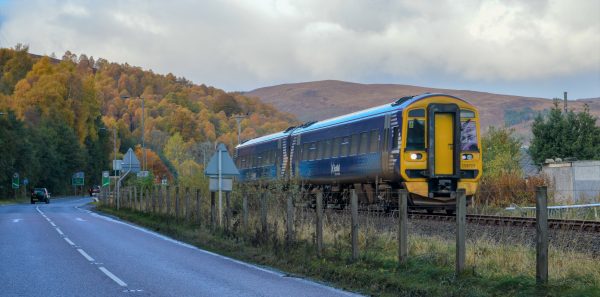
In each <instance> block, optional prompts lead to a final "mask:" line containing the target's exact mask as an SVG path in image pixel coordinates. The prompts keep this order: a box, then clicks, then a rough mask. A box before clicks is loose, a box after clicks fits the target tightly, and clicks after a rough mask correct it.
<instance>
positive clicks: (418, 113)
mask: <svg viewBox="0 0 600 297" xmlns="http://www.w3.org/2000/svg"><path fill="white" fill-rule="evenodd" d="M408 116H409V117H411V118H412V117H414V118H424V117H425V109H413V110H411V111H409V112H408Z"/></svg>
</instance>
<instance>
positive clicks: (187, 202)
mask: <svg viewBox="0 0 600 297" xmlns="http://www.w3.org/2000/svg"><path fill="white" fill-rule="evenodd" d="M185 221H186V222H187V223H189V222H190V188H189V187H186V188H185Z"/></svg>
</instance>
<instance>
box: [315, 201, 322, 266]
mask: <svg viewBox="0 0 600 297" xmlns="http://www.w3.org/2000/svg"><path fill="white" fill-rule="evenodd" d="M316 213H317V226H316V229H317V230H316V236H317V238H316V239H317V255H318V256H319V257H321V256H322V253H323V192H321V191H320V190H317V208H316Z"/></svg>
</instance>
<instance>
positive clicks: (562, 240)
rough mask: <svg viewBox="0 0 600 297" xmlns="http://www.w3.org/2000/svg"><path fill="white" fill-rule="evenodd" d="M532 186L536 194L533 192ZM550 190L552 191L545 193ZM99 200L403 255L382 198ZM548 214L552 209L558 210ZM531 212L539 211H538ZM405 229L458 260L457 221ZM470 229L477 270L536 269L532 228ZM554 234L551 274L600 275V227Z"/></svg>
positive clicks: (239, 231) (268, 195)
mask: <svg viewBox="0 0 600 297" xmlns="http://www.w3.org/2000/svg"><path fill="white" fill-rule="evenodd" d="M370 194H371V195H375V197H377V195H379V193H370ZM528 194H532V195H534V196H535V192H533V193H528ZM551 195H552V194H551V193H550V192H549V193H548V200H547V201H550V196H551ZM117 196H118V197H119V198H118V199H117ZM351 196H352V195H348V196H347V197H350V198H351ZM357 196H358V195H357ZM319 197H320V198H319ZM398 197H399V194H394V195H393V197H392V199H396V201H398V200H397V199H398ZM476 199H477V197H474V200H475V201H476ZM319 200H320V201H319ZM357 201H359V200H358V198H357ZM347 202H350V201H347ZM100 203H101V204H102V205H104V206H106V207H111V208H116V209H127V210H132V211H137V212H140V213H147V214H153V215H157V216H158V218H159V219H163V220H172V221H173V222H178V223H181V224H188V225H190V226H192V227H193V228H205V229H208V230H212V231H218V232H222V233H224V234H226V236H227V237H229V238H236V239H237V240H240V241H241V242H247V243H248V244H251V245H253V246H261V247H265V248H270V249H287V248H293V247H297V246H305V247H312V248H311V249H312V250H313V252H314V254H315V255H319V256H321V255H324V254H325V255H339V256H340V257H347V258H348V259H350V260H352V261H355V260H360V259H363V260H364V259H366V258H368V257H371V256H372V255H377V257H381V258H383V259H388V260H398V255H399V249H400V248H401V243H400V237H399V234H400V231H401V229H400V226H401V223H400V222H399V217H401V216H400V213H399V212H398V210H397V209H392V210H389V209H387V211H386V209H385V208H383V207H380V206H378V205H376V204H375V205H369V204H361V203H357V205H356V207H355V208H353V207H352V206H351V203H348V204H345V205H340V203H339V201H337V200H335V199H331V197H330V196H328V195H327V194H326V193H325V194H323V193H320V192H318V191H300V190H298V189H288V190H285V189H282V188H276V189H270V190H269V189H258V188H247V189H239V190H237V191H234V192H231V193H223V194H222V195H221V197H219V195H218V194H216V193H208V192H205V191H204V190H202V189H190V188H181V187H168V186H155V187H151V188H144V189H141V188H136V187H124V188H122V189H121V192H120V193H119V195H114V194H111V193H109V192H108V190H106V189H105V190H104V191H103V192H102V195H101V197H100ZM478 207H479V208H478ZM482 209H483V208H482V207H480V206H477V203H475V207H469V210H468V212H469V213H474V212H479V213H481V210H482ZM219 210H220V211H219ZM550 214H551V217H552V216H553V215H552V212H550ZM513 215H519V216H520V215H523V214H520V213H519V214H515V213H513ZM528 215H533V216H535V211H534V212H533V213H529V214H528ZM575 215H585V216H590V214H589V213H586V214H578V213H572V214H571V216H575ZM592 216H593V215H592ZM586 218H587V217H586ZM596 218H597V216H596ZM407 232H408V247H407V249H408V255H409V257H411V258H423V257H431V259H432V261H433V262H434V263H436V264H439V265H452V258H453V257H454V253H455V251H456V247H455V245H454V241H455V237H456V232H457V224H456V222H454V221H452V220H449V221H446V222H438V221H428V220H420V219H411V220H409V221H408V225H407ZM222 233H220V234H222ZM465 234H466V246H467V247H466V263H467V266H468V267H471V268H472V269H473V271H475V270H478V271H479V272H480V273H487V274H491V275H495V274H502V273H505V274H510V273H514V272H515V271H516V272H519V273H522V274H524V275H533V274H534V271H535V270H532V269H531V267H535V265H536V264H535V259H536V254H535V242H536V240H535V239H536V230H535V229H534V228H530V227H511V226H484V225H478V224H467V225H466V229H465ZM549 234H550V239H549V242H550V259H551V260H550V267H551V269H550V274H551V277H553V278H565V277H568V276H570V275H573V274H574V275H583V276H586V277H589V276H590V275H592V279H594V280H596V281H598V282H600V267H598V266H597V265H595V266H593V267H592V266H591V265H590V264H589V262H590V261H591V262H594V261H596V260H597V258H599V257H600V236H599V235H598V234H597V233H592V232H576V231H573V230H551V231H550V233H549ZM370 255H371V256H370ZM592 259H596V260H592ZM578 266H579V267H578ZM490 267H494V268H490ZM582 267H583V268H582Z"/></svg>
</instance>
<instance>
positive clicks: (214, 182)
mask: <svg viewBox="0 0 600 297" xmlns="http://www.w3.org/2000/svg"><path fill="white" fill-rule="evenodd" d="M204 174H205V175H206V176H208V177H209V178H210V180H209V190H210V191H211V195H214V192H219V216H218V218H219V225H221V223H222V221H223V220H222V219H223V194H222V192H226V193H227V195H229V192H231V190H232V187H233V180H232V178H233V177H234V176H238V175H240V172H239V171H238V169H237V167H236V166H235V163H234V162H233V159H231V156H229V153H228V152H227V148H226V147H225V145H224V144H222V143H221V144H219V145H218V146H217V151H216V152H215V154H214V155H213V156H212V157H211V158H210V161H208V165H206V170H205V171H204Z"/></svg>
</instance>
